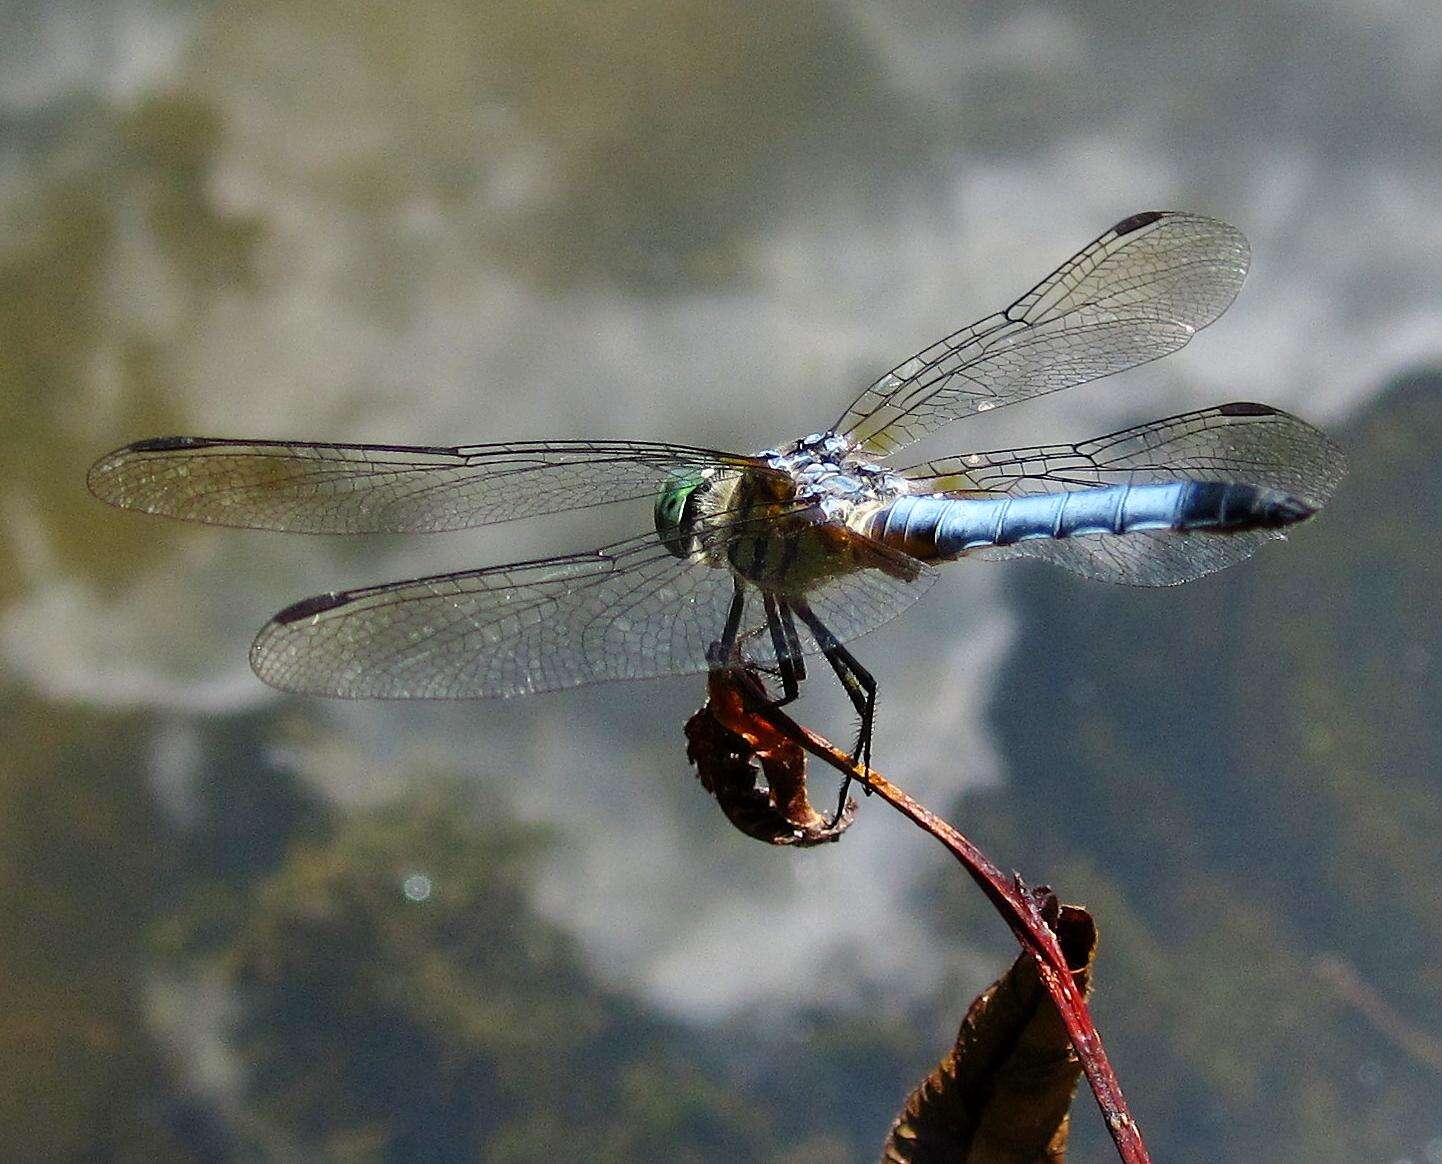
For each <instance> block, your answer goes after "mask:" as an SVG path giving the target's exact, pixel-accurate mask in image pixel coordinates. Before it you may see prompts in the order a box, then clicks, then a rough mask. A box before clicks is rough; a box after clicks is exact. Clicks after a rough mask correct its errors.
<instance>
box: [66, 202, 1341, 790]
mask: <svg viewBox="0 0 1442 1164" xmlns="http://www.w3.org/2000/svg"><path fill="white" fill-rule="evenodd" d="M1249 260H1250V248H1249V246H1248V244H1247V241H1246V239H1245V238H1244V237H1243V235H1242V234H1241V232H1239V231H1238V230H1236V229H1235V228H1233V227H1231V226H1228V225H1227V224H1226V223H1224V222H1220V221H1217V220H1215V219H1211V218H1206V217H1202V216H1199V215H1195V214H1189V213H1180V212H1170V211H1147V212H1143V213H1140V214H1135V215H1132V216H1131V217H1129V218H1126V219H1124V220H1123V221H1121V222H1119V223H1117V224H1116V225H1115V226H1114V227H1112V228H1111V229H1110V230H1108V231H1107V232H1106V233H1105V234H1103V235H1102V236H1101V237H1100V238H1098V239H1096V240H1095V241H1094V242H1092V243H1091V244H1090V245H1089V246H1087V247H1085V248H1083V249H1082V250H1081V251H1079V252H1078V253H1077V254H1075V255H1074V256H1072V257H1071V258H1070V259H1068V260H1067V261H1066V262H1064V263H1063V264H1062V265H1061V266H1060V267H1058V268H1057V269H1056V270H1055V271H1053V272H1052V273H1051V274H1049V275H1048V276H1046V278H1044V279H1042V280H1041V282H1039V283H1037V284H1036V286H1034V287H1033V288H1032V289H1031V290H1030V291H1028V292H1027V293H1026V294H1024V295H1022V296H1021V297H1020V298H1019V299H1017V300H1016V301H1015V302H1014V303H1012V304H1011V305H1010V306H1009V307H1007V308H1005V309H1004V310H1002V311H998V312H996V313H995V314H992V315H989V316H987V317H986V318H984V319H982V320H980V321H978V322H977V323H974V324H972V325H971V326H969V327H964V328H962V329H961V330H960V331H957V332H954V333H953V334H951V335H948V336H946V337H945V338H944V339H941V340H938V341H937V342H936V343H933V344H931V345H930V346H929V347H927V348H925V349H923V350H922V351H920V352H918V353H917V354H916V355H914V356H912V357H911V358H910V359H908V360H906V361H905V362H903V363H901V364H899V365H897V366H896V367H895V368H893V369H892V370H891V371H889V372H887V373H886V374H885V375H884V376H882V377H881V378H880V379H879V380H877V381H876V382H875V383H873V384H872V385H871V386H870V387H868V388H867V389H866V390H865V391H864V392H862V393H861V395H860V396H858V397H857V398H856V400H855V401H854V402H853V403H852V404H851V405H850V407H848V408H847V409H846V411H845V412H844V413H842V415H841V417H840V418H839V419H838V420H837V421H836V423H835V424H834V425H832V426H831V427H830V428H828V429H826V430H825V431H823V432H819V433H813V434H811V435H809V436H806V437H803V438H802V439H800V440H797V441H793V442H791V443H789V444H787V445H784V446H781V447H779V448H773V449H766V450H764V451H761V452H757V453H751V454H744V453H733V452H726V451H722V450H717V449H710V448H703V447H697V446H690V445H681V444H668V443H664V442H658V441H639V440H575V441H561V440H540V441H518V442H509V443H502V444H481V445H464V446H455V447H440V446H413V445H387V444H334V443H325V442H317V441H308V440H236V439H226V438H214V437H194V436H175V437H161V438H154V439H149V440H142V441H139V442H137V443H134V444H131V445H128V446H126V447H124V448H122V449H118V450H116V451H115V452H113V453H110V454H109V455H107V456H105V457H103V458H101V459H100V460H99V461H98V462H97V463H96V464H95V465H94V467H93V468H92V469H91V471H90V474H89V487H90V489H91V491H92V492H93V493H94V494H95V495H96V496H97V497H99V498H100V499H102V500H104V501H106V502H109V503H110V504H112V505H116V506H120V507H122V508H125V509H131V510H139V511H142V512H145V513H150V514H160V515H164V516H167V517H172V518H180V519H184V520H188V521H196V522H205V523H210V524H215V525H223V526H239V527H245V528H253V529H269V530H281V531H288V532H296V533H311V534H322V533H324V534H366V533H420V532H438V531H445V530H458V529H462V528H466V527H472V526H481V525H486V524H489V523H492V522H503V521H510V520H513V519H518V518H528V517H540V516H544V515H547V514H556V513H561V512H563V511H568V510H575V509H583V508H586V507H590V506H599V505H607V504H610V503H613V502H622V501H627V500H631V501H640V500H645V499H649V500H650V501H651V502H652V508H653V523H652V528H648V529H646V530H644V532H642V533H640V534H639V535H638V536H635V537H632V538H630V539H628V540H625V541H620V542H616V543H614V544H611V545H607V546H603V547H601V548H599V549H594V550H589V551H586V552H583V553H570V554H562V555H560V556H557V557H548V558H541V559H537V560H532V561H522V562H515V563H510V564H506V565H497V566H485V567H482V568H479V569H470V570H462V571H459V572H455V573H446V574H438V575H434V576H431V577H423V578H415V579H410V580H406V581H401V582H393V583H387V584H385V585H378V586H366V587H362V588H359V589H352V590H339V591H332V592H330V593H326V594H321V595H317V596H315V597H312V598H306V599H304V600H303V601H300V602H297V603H295V604H294V605H291V606H288V607H286V608H285V609H284V610H282V611H281V612H280V613H279V614H277V615H275V617H274V618H272V619H271V620H270V622H269V623H267V624H266V625H265V627H264V628H263V629H262V630H261V631H260V633H259V635H258V637H257V638H256V639H255V642H254V645H253V646H252V647H251V650H250V663H251V666H252V668H253V669H254V671H255V673H256V674H257V675H258V676H259V677H260V678H261V679H262V680H264V681H265V682H266V683H269V684H271V685H273V686H275V687H278V688H281V689H283V690H286V691H293V692H304V693H309V694H313V695H323V696H337V697H343V698H378V699H468V698H486V697H503V696H513V695H520V694H523V693H529V692H541V691H553V690H557V689H561V688H569V687H575V686H579V685H582V684H587V683H593V682H598V681H604V680H626V679H642V678H650V677H655V676H662V675H677V674H685V673H696V672H700V671H705V670H707V669H709V668H710V667H712V666H715V665H717V664H718V662H720V663H725V662H727V661H737V660H740V661H743V662H744V663H745V664H746V665H750V666H754V667H757V668H760V669H761V670H763V671H765V672H766V673H768V674H770V675H772V676H775V677H777V679H778V680H779V682H780V685H781V694H780V696H779V699H778V701H777V702H778V704H780V703H786V702H789V701H790V700H792V699H794V698H795V697H796V695H797V693H798V692H799V689H800V684H801V682H802V681H804V680H805V678H806V665H807V657H808V656H812V657H813V658H814V656H815V655H817V654H819V655H820V656H822V657H823V658H824V659H825V660H826V662H827V663H828V664H829V666H830V668H831V669H832V670H833V671H834V672H835V674H836V676H837V678H838V679H839V681H840V683H841V685H842V687H843V688H844V690H845V691H846V694H847V696H848V697H849V699H850V701H851V703H852V704H853V706H854V707H855V709H856V713H857V715H858V717H859V720H860V727H859V731H858V736H857V741H856V747H855V750H854V752H853V756H854V758H855V759H856V760H858V761H859V762H861V763H863V764H867V765H869V764H870V758H871V754H870V753H871V737H872V727H873V723H874V718H875V711H876V697H877V683H876V680H875V678H874V677H873V676H872V674H871V672H870V671H868V670H867V669H866V668H865V667H864V666H863V665H862V663H861V662H860V661H859V660H858V659H857V658H856V656H855V655H854V654H853V652H852V650H851V647H850V645H849V644H850V643H852V641H853V640H855V639H856V638H858V637H859V636H861V635H864V634H866V633H868V632H869V631H872V630H874V629H876V628H877V627H879V626H881V625H882V624H884V623H886V622H888V621H890V620H891V619H893V618H895V617H896V616H897V615H899V614H901V613H902V612H903V611H904V610H906V609H907V608H908V607H910V606H911V605H912V604H913V603H914V602H916V601H917V600H918V599H919V598H920V597H921V596H922V594H923V593H924V592H925V591H926V589H927V588H928V587H929V586H930V585H931V583H932V582H933V581H934V579H935V577H936V575H937V572H938V570H937V566H938V564H939V563H941V562H943V561H948V560H952V559H956V558H977V559H993V560H995V559H1015V558H1021V559H1035V560H1040V561H1044V562H1050V563H1052V564H1054V565H1056V566H1060V567H1064V568H1065V569H1067V570H1070V571H1072V572H1074V573H1076V574H1079V575H1083V576H1085V577H1087V578H1093V579H1102V580H1106V581H1111V582H1119V583H1127V584H1131V585H1136V586H1170V585H1175V584H1178V583H1183V582H1188V581H1191V580H1192V579H1195V578H1200V577H1202V576H1204V575H1207V574H1210V573H1212V572H1214V571H1217V570H1221V569H1223V568H1225V567H1228V566H1231V565H1233V564H1235V563H1238V562H1240V561H1242V560H1243V559H1245V558H1247V557H1248V556H1249V555H1251V554H1252V553H1253V552H1254V551H1255V550H1256V549H1257V548H1258V547H1259V546H1261V545H1262V544H1263V543H1265V542H1267V541H1269V540H1272V539H1276V538H1280V537H1282V536H1283V535H1284V534H1285V532H1286V530H1287V529H1288V528H1289V527H1290V526H1292V525H1294V524H1296V523H1298V522H1301V521H1303V520H1305V519H1307V518H1308V517H1310V516H1311V515H1312V514H1314V513H1315V512H1316V511H1317V510H1318V509H1319V508H1320V507H1321V506H1322V505H1323V504H1324V503H1325V502H1326V500H1327V499H1328V498H1329V497H1330V496H1331V494H1332V492H1333V490H1334V489H1335V488H1336V486H1337V484H1338V482H1339V481H1340V480H1341V478H1342V475H1343V473H1344V472H1345V463H1344V461H1343V457H1342V454H1341V452H1340V450H1339V449H1338V447H1337V446H1336V445H1335V444H1334V443H1333V442H1332V441H1331V440H1330V439H1329V438H1328V437H1326V436H1325V435H1324V434H1323V433H1321V432H1320V431H1318V430H1317V429H1316V428H1313V427H1312V426H1310V425H1308V424H1307V423H1305V422H1304V421H1302V420H1299V419H1298V418H1296V417H1294V416H1291V415H1289V414H1287V413H1286V412H1283V411H1281V410H1279V409H1276V408H1273V407H1270V406H1268V405H1265V404H1256V403H1250V402H1239V403H1229V404H1222V405H1218V406H1215V407H1211V408H1204V409H1201V410H1198V411H1192V412H1186V413H1183V414H1181V415H1177V416H1171V417H1167V418H1166V419H1163V420H1157V421H1152V422H1150V423H1146V424H1138V425H1135V426H1132V427H1129V428H1124V429H1121V430H1120V431H1117V432H1112V433H1109V434H1107V435H1105V436H1100V437H1096V438H1093V439H1090V440H1085V441H1081V442H1078V443H1075V444H1050V445H1039V446H1036V447H1032V448H1011V449H1000V450H994V451H989V452H974V453H965V454H961V455H958V456H950V457H944V458H941V459H939V460H930V461H924V462H920V463H917V464H913V465H910V466H909V467H900V468H897V467H892V460H893V458H895V457H896V455H897V454H898V453H899V452H901V451H902V450H903V449H905V448H907V447H909V446H910V445H912V444H913V443H914V442H916V441H919V440H920V439H922V438H923V437H927V436H930V435H931V434H932V433H933V432H935V431H936V430H938V429H940V428H941V427H943V426H944V425H947V424H950V423H951V422H953V421H957V420H962V419H964V418H966V417H968V416H973V415H976V414H979V413H985V412H989V411H991V410H993V409H997V408H1003V407H1006V406H1008V405H1012V404H1018V403H1021V402H1022V401H1026V400H1030V399H1032V398H1034V397H1039V396H1043V395H1046V394H1048V393H1051V392H1057V391H1060V390H1062V389H1065V388H1069V387H1072V386H1074V385H1078V384H1083V383H1086V382H1088V381H1091V380H1096V379H1098V378H1100V377H1103V376H1107V375H1110V374H1112V373H1115V372H1120V371H1122V370H1124V369H1127V368H1131V367H1134V366H1136V365H1139V364H1143V363H1146V362H1148V361H1151V360H1154V359H1157V358H1159V357H1161V356H1165V355H1167V354H1168V353H1170V352H1174V351H1177V350H1178V349H1179V348H1181V347H1183V346H1184V345H1185V344H1187V343H1188V341H1189V340H1191V338H1192V336H1193V335H1194V334H1195V333H1196V332H1197V331H1198V330H1199V329H1201V328H1204V327H1206V326H1207V325H1208V324H1210V323H1212V322H1213V321H1214V320H1215V319H1217V317H1218V316H1220V315H1221V314H1222V312H1223V311H1225V310H1226V308H1227V307H1228V306H1229V305H1230V304H1231V302H1232V300H1233V299H1234V298H1235V297H1236V294H1237V292H1238V290H1239V289H1240V288H1241V285H1242V281H1243V279H1244V278H1245V277H1246V272H1247V266H1248V263H1249ZM844 802H845V788H843V791H842V803H843V804H844Z"/></svg>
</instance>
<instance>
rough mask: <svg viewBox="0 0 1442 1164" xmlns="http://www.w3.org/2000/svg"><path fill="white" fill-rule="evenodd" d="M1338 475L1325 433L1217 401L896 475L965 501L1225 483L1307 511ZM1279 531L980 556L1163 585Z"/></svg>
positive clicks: (1020, 548)
mask: <svg viewBox="0 0 1442 1164" xmlns="http://www.w3.org/2000/svg"><path fill="white" fill-rule="evenodd" d="M1346 471H1347V465H1346V460H1345V459H1344V457H1343V456H1342V451H1341V450H1340V449H1339V448H1338V447H1337V446H1336V444H1334V443H1333V442H1332V441H1331V440H1330V439H1329V438H1328V437H1327V436H1326V435H1325V434H1324V433H1321V432H1319V431H1318V430H1317V429H1315V428H1313V427H1312V426H1311V425H1309V424H1307V423H1306V422H1304V421H1301V420H1298V419H1297V418H1296V417H1295V416H1291V415H1289V414H1288V413H1285V412H1282V411H1281V410H1279V409H1276V408H1271V407H1269V406H1268V405H1265V404H1249V403H1238V404H1223V405H1220V406H1218V407H1215V408H1204V409H1201V410H1200V411H1197V412H1188V413H1183V414H1182V415H1180V416H1172V417H1168V418H1167V419H1165V420H1157V421H1152V422H1150V423H1148V424H1139V425H1136V426H1134V427H1132V428H1126V429H1122V430H1121V431H1120V432H1114V433H1111V434H1109V435H1107V436H1103V437H1096V438H1095V439H1093V440H1089V441H1082V442H1080V443H1078V444H1074V445H1067V444H1058V445H1040V446H1038V447H1036V448H1030V449H1003V450H999V451H996V452H986V453H970V454H966V455H963V456H958V457H945V458H942V459H941V460H937V461H928V462H926V463H925V464H921V465H916V466H913V467H912V468H910V469H907V470H904V471H903V472H904V474H905V475H906V476H907V477H909V478H911V479H912V481H913V482H914V483H915V486H916V488H917V489H918V490H919V491H922V492H936V493H943V494H950V495H953V496H959V497H964V496H968V495H989V494H997V493H1006V494H1011V495H1023V494H1028V493H1042V492H1045V493H1054V492H1057V491H1059V490H1066V489H1083V488H1091V487H1095V486H1099V485H1114V484H1128V483H1145V482H1150V481H1174V480H1177V479H1187V480H1194V481H1224V482H1234V483H1238V484H1246V485H1257V486H1265V487H1269V488H1273V489H1280V490H1283V491H1284V492H1287V493H1290V494H1292V495H1293V496H1296V497H1299V498H1301V499H1302V500H1304V501H1306V502H1308V503H1309V504H1311V505H1313V506H1319V507H1320V506H1321V505H1323V504H1325V503H1326V501H1327V500H1328V499H1329V498H1330V497H1331V496H1332V494H1333V492H1334V491H1335V490H1336V488H1337V486H1338V484H1339V483H1340V482H1341V480H1342V477H1343V476H1344V475H1345V473H1346ZM1280 536H1281V531H1279V530H1250V531H1247V532H1243V533H1206V532H1192V533H1168V532H1143V533H1133V534H1127V535H1125V536H1122V537H1115V536H1107V535H1094V536H1086V537H1075V538H1067V539H1064V540H1061V541H1045V540H1041V541H1028V542H1021V543H1019V544H1017V545H1013V546H997V547H993V548H991V549H988V550H985V551H982V552H981V553H980V554H979V555H978V556H980V557H984V558H990V559H993V560H997V559H1006V558H1036V559H1040V560H1042V561H1047V562H1051V563H1052V564H1054V565H1058V566H1061V567H1063V568H1065V569H1068V570H1071V571H1073V572H1074V573H1077V574H1081V575H1084V576H1086V577H1089V578H1097V579H1101V580H1104V581H1110V582H1122V583H1128V584H1131V585H1134V586H1172V585H1176V584H1178V583H1181V582H1187V581H1190V580H1192V579H1193V578H1199V577H1202V576H1203V575H1205V574H1210V573H1213V572H1215V571H1217V570H1222V569H1225V568H1226V567H1228V566H1231V565H1234V564H1236V563H1237V562H1240V561H1242V560H1243V559H1244V558H1247V557H1249V556H1251V554H1252V553H1253V552H1254V551H1255V550H1256V549H1257V547H1258V546H1260V545H1261V544H1262V543H1263V542H1266V541H1269V540H1271V539H1273V538H1276V537H1280Z"/></svg>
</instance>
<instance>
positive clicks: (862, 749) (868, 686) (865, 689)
mask: <svg viewBox="0 0 1442 1164" xmlns="http://www.w3.org/2000/svg"><path fill="white" fill-rule="evenodd" d="M794 606H795V610H796V613H797V615H798V616H800V618H801V621H802V622H804V623H805V624H806V625H807V627H808V628H809V629H810V631H811V633H812V635H814V636H815V638H816V645H817V646H819V647H820V648H821V653H822V654H823V655H825V656H826V661H827V662H828V663H830V664H831V669H832V670H833V671H835V672H836V677H837V678H838V679H839V680H841V686H842V687H843V688H844V689H845V691H846V695H847V698H848V699H850V700H851V706H852V707H854V708H856V712H857V714H858V715H860V716H861V730H860V731H859V732H858V733H857V736H856V746H855V748H853V749H852V752H851V760H852V762H853V763H857V762H860V763H861V764H862V766H864V767H866V768H870V767H871V728H872V724H873V722H874V721H875V718H876V680H875V679H874V678H873V677H872V674H871V672H870V671H868V670H867V669H866V668H865V667H863V666H862V665H861V664H860V662H858V661H857V658H856V656H855V655H853V654H852V653H851V652H850V651H848V650H847V649H846V648H845V647H844V646H842V644H841V643H840V642H838V641H837V639H836V636H835V635H833V634H832V633H831V632H830V631H829V630H827V629H826V624H825V623H823V622H822V621H821V620H820V619H819V618H817V617H816V615H815V613H814V612H813V611H812V609H811V608H810V607H809V606H806V605H805V604H803V603H800V602H798V603H795V604H794ZM851 780H852V777H850V776H847V777H846V779H844V780H843V781H842V782H841V795H840V796H839V797H838V799H837V806H836V817H835V820H833V822H832V823H833V824H834V823H835V821H836V820H840V819H841V814H842V812H844V811H845V809H846V793H847V792H848V791H849V790H850V789H851Z"/></svg>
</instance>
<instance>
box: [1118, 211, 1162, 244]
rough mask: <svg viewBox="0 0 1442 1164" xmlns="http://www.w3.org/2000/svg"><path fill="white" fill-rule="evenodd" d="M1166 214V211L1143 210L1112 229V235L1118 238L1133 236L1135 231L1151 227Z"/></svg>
mask: <svg viewBox="0 0 1442 1164" xmlns="http://www.w3.org/2000/svg"><path fill="white" fill-rule="evenodd" d="M1166 213H1167V212H1166V211H1165V210H1143V211H1141V212H1140V213H1139V214H1133V215H1132V216H1131V217H1130V218H1124V219H1122V220H1121V221H1120V222H1119V223H1117V224H1116V226H1114V227H1112V233H1113V234H1115V235H1116V236H1117V237H1118V238H1120V237H1121V236H1122V235H1124V234H1131V233H1132V232H1133V231H1136V230H1141V228H1142V227H1144V226H1150V225H1151V224H1152V223H1154V222H1156V220H1157V219H1159V218H1161V217H1162V216H1163V215H1165V214H1166Z"/></svg>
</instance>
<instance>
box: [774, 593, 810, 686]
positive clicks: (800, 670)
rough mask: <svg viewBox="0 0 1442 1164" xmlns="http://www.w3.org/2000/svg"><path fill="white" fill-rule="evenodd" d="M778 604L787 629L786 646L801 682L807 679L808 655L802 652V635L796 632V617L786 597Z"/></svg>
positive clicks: (783, 625) (797, 677)
mask: <svg viewBox="0 0 1442 1164" xmlns="http://www.w3.org/2000/svg"><path fill="white" fill-rule="evenodd" d="M777 605H778V606H780V607H781V626H782V628H783V629H784V630H785V631H786V647H787V650H788V651H789V652H790V654H791V662H792V665H793V666H794V667H795V669H796V681H797V682H798V683H801V682H804V681H805V679H806V656H805V655H804V654H802V653H801V636H800V635H799V634H797V633H796V619H795V617H794V616H793V615H792V613H791V605H790V603H788V602H787V601H786V599H784V598H782V599H779V600H778V601H777Z"/></svg>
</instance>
